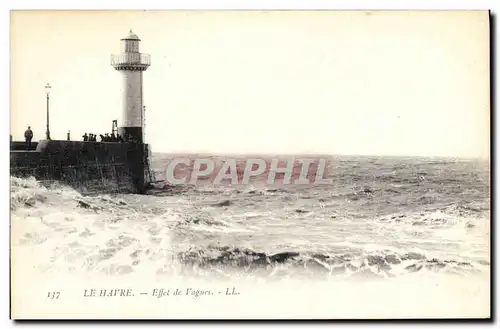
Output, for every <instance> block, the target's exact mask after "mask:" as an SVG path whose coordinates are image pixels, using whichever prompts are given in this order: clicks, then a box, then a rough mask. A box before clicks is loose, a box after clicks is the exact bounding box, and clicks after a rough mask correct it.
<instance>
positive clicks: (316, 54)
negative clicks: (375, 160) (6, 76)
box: [11, 11, 489, 157]
mask: <svg viewBox="0 0 500 329" xmlns="http://www.w3.org/2000/svg"><path fill="white" fill-rule="evenodd" d="M488 24H489V23H488V13H487V12H371V13H367V12H362V11H357V12H327V11H323V12H292V11H282V12H257V11H256V12H243V11H240V12H201V11H200V12H179V11H178V12H175V11H174V12H161V11H157V12H155V11H153V12H96V11H89V12H14V13H13V14H12V16H11V131H12V134H13V136H14V139H21V138H22V136H23V132H24V130H25V129H26V126H27V125H31V126H32V129H33V130H34V134H35V139H37V140H38V139H43V138H44V132H45V124H46V123H45V94H44V88H43V87H44V85H45V83H46V82H50V84H51V85H52V93H51V117H50V122H51V135H52V138H53V139H65V138H66V132H67V131H68V130H71V134H72V137H73V138H74V139H80V136H81V135H83V133H84V132H93V133H96V134H100V133H104V132H110V130H111V121H112V120H113V119H120V115H121V114H120V109H121V105H120V101H121V97H120V87H121V85H120V79H121V75H120V73H119V72H117V71H115V70H114V69H113V68H112V67H111V65H110V54H111V53H119V52H120V38H122V37H124V36H125V35H127V34H128V31H129V29H132V30H133V31H134V32H135V33H136V34H137V35H138V36H139V37H140V38H141V40H142V42H141V45H140V47H141V52H144V53H150V54H151V62H152V65H151V67H150V68H149V69H148V70H147V71H146V72H145V73H144V105H146V108H147V110H146V132H145V135H146V141H147V142H148V143H150V144H151V145H152V149H153V151H154V152H217V153H235V152H236V153H305V152H313V153H330V154H371V155H433V156H467V157H475V156H488V153H489V26H488Z"/></svg>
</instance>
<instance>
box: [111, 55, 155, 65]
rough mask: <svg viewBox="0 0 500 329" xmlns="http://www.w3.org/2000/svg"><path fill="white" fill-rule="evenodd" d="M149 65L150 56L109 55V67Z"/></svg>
mask: <svg viewBox="0 0 500 329" xmlns="http://www.w3.org/2000/svg"><path fill="white" fill-rule="evenodd" d="M134 64H136V65H145V66H149V65H151V56H150V55H149V54H142V53H122V54H118V55H111V65H113V66H119V65H134Z"/></svg>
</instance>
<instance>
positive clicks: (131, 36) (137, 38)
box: [122, 30, 141, 41]
mask: <svg viewBox="0 0 500 329" xmlns="http://www.w3.org/2000/svg"><path fill="white" fill-rule="evenodd" d="M122 40H137V41H141V39H139V37H138V36H137V34H135V33H134V32H132V30H130V31H129V33H128V35H127V36H126V37H125V38H123V39H122Z"/></svg>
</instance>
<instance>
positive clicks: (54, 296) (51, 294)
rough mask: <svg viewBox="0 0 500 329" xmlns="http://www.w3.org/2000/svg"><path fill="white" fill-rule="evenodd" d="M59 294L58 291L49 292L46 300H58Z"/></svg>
mask: <svg viewBox="0 0 500 329" xmlns="http://www.w3.org/2000/svg"><path fill="white" fill-rule="evenodd" d="M59 295H60V292H59V291H55V292H54V291H49V292H48V293H47V298H49V299H59Z"/></svg>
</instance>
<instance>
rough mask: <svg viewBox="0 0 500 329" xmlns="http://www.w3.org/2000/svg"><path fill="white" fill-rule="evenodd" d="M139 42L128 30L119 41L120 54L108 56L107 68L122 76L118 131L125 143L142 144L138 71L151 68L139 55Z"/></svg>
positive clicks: (140, 88)
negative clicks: (108, 64) (110, 67)
mask: <svg viewBox="0 0 500 329" xmlns="http://www.w3.org/2000/svg"><path fill="white" fill-rule="evenodd" d="M140 41H141V39H139V37H138V36H137V35H136V34H134V33H133V32H132V30H130V32H129V34H128V35H127V36H126V37H125V38H123V39H121V42H122V53H121V54H118V55H111V65H112V66H113V67H114V68H115V69H116V70H117V71H120V72H121V74H122V88H121V89H122V110H121V111H122V115H121V119H120V120H119V121H118V125H119V128H118V131H119V133H120V135H122V137H123V138H124V140H125V141H127V142H136V143H143V142H144V141H143V139H144V133H143V127H144V106H143V102H142V72H143V71H146V70H147V68H148V67H149V66H150V65H151V57H150V55H149V54H141V53H140V52H139V42H140Z"/></svg>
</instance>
